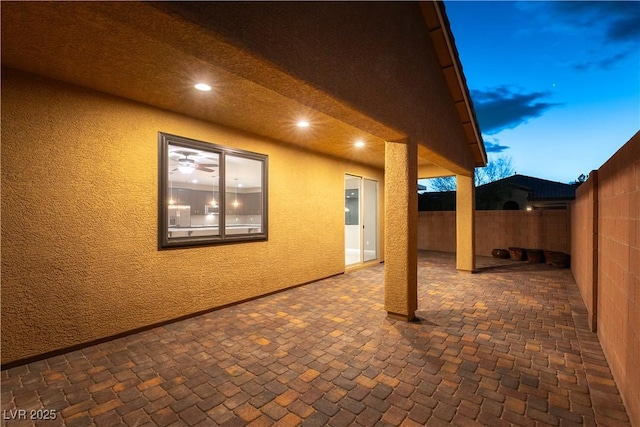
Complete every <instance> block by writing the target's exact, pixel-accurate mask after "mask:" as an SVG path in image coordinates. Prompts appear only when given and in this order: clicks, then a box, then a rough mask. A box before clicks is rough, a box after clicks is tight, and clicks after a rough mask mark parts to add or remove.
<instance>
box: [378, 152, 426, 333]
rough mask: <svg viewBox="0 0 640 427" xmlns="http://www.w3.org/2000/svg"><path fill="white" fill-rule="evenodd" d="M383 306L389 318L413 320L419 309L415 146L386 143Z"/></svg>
mask: <svg viewBox="0 0 640 427" xmlns="http://www.w3.org/2000/svg"><path fill="white" fill-rule="evenodd" d="M384 168H385V169H384V180H385V191H384V197H385V202H384V206H385V208H384V209H385V212H384V233H385V239H384V241H385V250H384V258H385V261H384V262H385V267H384V306H385V310H387V314H388V316H389V317H391V318H394V319H401V320H406V321H409V320H413V319H414V318H415V311H416V309H417V308H418V147H417V145H416V144H415V143H413V142H412V141H405V142H386V143H385V167H384Z"/></svg>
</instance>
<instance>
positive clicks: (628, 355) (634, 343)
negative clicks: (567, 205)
mask: <svg viewBox="0 0 640 427" xmlns="http://www.w3.org/2000/svg"><path fill="white" fill-rule="evenodd" d="M597 227H598V273H597V274H598V309H597V312H598V326H597V329H598V338H599V339H600V343H601V344H602V348H603V350H604V353H605V355H606V357H607V361H608V362H609V366H610V367H611V371H612V373H613V376H614V378H615V380H616V383H617V385H618V388H619V389H620V394H621V395H622V398H623V401H624V402H625V405H626V407H627V411H628V413H629V418H630V419H631V421H632V422H631V424H632V425H636V426H637V425H640V363H639V361H640V132H639V133H636V135H635V136H634V137H633V138H632V139H631V140H630V141H629V142H628V143H627V144H625V145H624V146H623V147H622V148H621V149H620V150H619V151H618V152H617V153H616V154H615V155H614V156H613V157H611V159H609V160H608V161H607V162H606V163H605V164H604V165H602V167H601V168H600V169H599V170H598V225H597Z"/></svg>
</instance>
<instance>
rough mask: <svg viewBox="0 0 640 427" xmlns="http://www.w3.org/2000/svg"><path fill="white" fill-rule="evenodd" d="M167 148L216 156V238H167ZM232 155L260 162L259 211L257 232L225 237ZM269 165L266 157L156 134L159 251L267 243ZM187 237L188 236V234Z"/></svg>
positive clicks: (184, 138) (170, 135)
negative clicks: (228, 163)
mask: <svg viewBox="0 0 640 427" xmlns="http://www.w3.org/2000/svg"><path fill="white" fill-rule="evenodd" d="M169 145H171V146H178V147H182V148H185V149H194V150H200V151H205V152H209V153H212V154H217V155H218V156H219V157H218V158H219V163H220V165H219V176H220V178H219V179H220V187H221V188H220V191H219V199H220V200H218V205H219V208H218V211H219V224H218V227H219V234H218V235H215V236H184V237H170V236H169V197H168V194H169V164H170V158H169ZM227 155H230V156H235V157H240V158H245V159H250V160H257V161H260V162H262V173H261V175H262V176H261V180H262V187H261V191H262V206H261V209H262V212H261V214H260V215H261V217H262V219H261V229H260V231H259V232H255V231H254V232H248V233H245V234H227V233H226V230H225V225H226V214H225V212H226V203H227V201H226V196H225V193H226V191H225V190H226V185H225V184H226V175H225V173H226V170H225V163H226V156H227ZM268 166H269V156H267V155H266V154H260V153H255V152H252V151H246V150H241V149H237V148H230V147H226V146H222V145H218V144H213V143H210V142H205V141H200V140H196V139H191V138H186V137H182V136H177V135H172V134H169V133H164V132H158V249H159V250H164V249H175V248H188V247H198V246H215V245H221V244H229V243H249V242H256V241H267V240H268V226H269V221H268V217H269V215H268V194H269V192H268ZM189 234H190V233H189Z"/></svg>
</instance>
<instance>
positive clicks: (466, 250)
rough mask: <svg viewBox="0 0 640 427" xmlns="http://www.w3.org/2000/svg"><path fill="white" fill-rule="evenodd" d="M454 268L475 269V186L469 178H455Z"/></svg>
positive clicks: (470, 177) (460, 176)
mask: <svg viewBox="0 0 640 427" xmlns="http://www.w3.org/2000/svg"><path fill="white" fill-rule="evenodd" d="M456 183H457V187H456V188H457V191H456V209H457V210H456V248H457V250H456V267H457V268H458V270H464V271H473V270H475V268H476V249H475V248H476V243H475V238H476V236H475V232H474V227H475V206H476V198H475V185H474V182H473V174H471V176H464V175H457V176H456Z"/></svg>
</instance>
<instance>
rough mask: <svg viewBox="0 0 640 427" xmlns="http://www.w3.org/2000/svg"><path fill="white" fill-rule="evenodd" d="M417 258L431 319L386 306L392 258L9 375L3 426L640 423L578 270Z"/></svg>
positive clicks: (423, 305) (442, 256) (422, 312)
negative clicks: (595, 324)
mask: <svg viewBox="0 0 640 427" xmlns="http://www.w3.org/2000/svg"><path fill="white" fill-rule="evenodd" d="M418 264H419V267H418V295H419V301H418V311H417V313H416V314H417V316H418V318H419V320H418V321H415V322H404V321H397V320H393V319H390V318H389V317H388V316H387V315H386V312H385V310H384V304H383V303H384V268H385V267H384V264H381V265H379V266H376V267H372V268H367V269H362V270H358V271H353V272H350V273H347V274H341V275H337V276H334V277H331V278H328V279H325V280H321V281H317V282H314V283H311V284H308V285H305V286H301V287H297V288H295V289H291V290H287V291H284V292H280V293H276V294H272V295H269V296H265V297H262V298H258V299H254V300H251V301H248V302H244V303H241V304H239V305H234V306H230V307H227V308H222V309H219V310H216V311H212V312H209V313H207V314H203V315H200V316H196V317H193V318H189V319H186V320H182V321H179V322H175V323H170V324H166V325H164V326H160V327H156V328H154V329H151V330H147V331H143V332H140V333H136V334H133V335H128V336H123V337H121V338H118V339H115V340H112V341H106V342H103V343H101V344H98V345H94V346H91V347H86V348H83V349H80V350H77V351H72V352H69V353H66V354H64V355H60V356H56V357H52V358H49V359H45V360H41V361H37V362H33V363H30V364H27V365H22V366H18V367H14V368H12V369H8V370H4V371H2V373H1V375H2V410H3V415H4V416H3V418H4V419H3V422H4V423H6V424H7V425H9V426H20V425H33V421H32V420H31V419H19V418H20V415H21V413H19V412H15V411H16V410H17V409H18V408H19V409H24V410H26V417H27V418H30V415H31V413H30V410H34V411H36V410H39V409H44V410H48V411H50V412H49V413H50V414H54V418H55V419H53V420H49V421H44V420H39V421H37V423H36V425H46V426H49V425H51V426H55V425H67V426H86V425H91V424H92V423H93V424H94V425H97V426H103V425H104V426H116V425H124V426H134V425H135V426H143V425H149V426H152V425H153V426H155V425H159V426H166V425H189V426H193V425H200V426H205V425H229V426H231V425H252V426H261V425H264V426H267V425H309V426H311V425H333V426H346V425H365V426H372V425H403V426H414V425H415V426H423V425H429V426H437V425H442V426H448V425H463V426H473V425H491V426H501V425H510V424H513V425H521V426H533V425H537V426H540V425H556V426H557V425H561V426H569V425H576V426H577V425H586V426H594V425H605V426H612V425H615V426H625V425H630V424H629V421H628V418H627V414H626V412H625V408H624V406H623V404H622V401H621V399H620V396H619V394H618V389H617V388H616V384H615V382H614V381H613V379H612V376H611V372H610V370H609V367H608V365H607V362H606V360H605V358H604V355H603V352H602V350H601V347H600V344H599V342H598V340H597V336H596V334H594V333H592V332H590V330H589V325H588V322H587V312H586V309H585V306H584V304H583V302H582V300H581V298H580V295H579V293H578V289H577V287H576V284H575V282H574V280H573V277H572V275H571V272H570V271H569V270H561V269H554V268H553V267H550V266H547V265H545V264H529V263H527V262H515V261H510V260H495V259H492V258H487V257H478V258H477V259H476V266H477V269H478V274H468V273H463V272H459V271H457V270H456V259H455V255H454V254H447V253H441V252H427V251H420V252H419V256H418ZM34 413H36V412H34ZM42 413H43V412H39V413H38V414H42ZM10 416H13V419H11V420H7V419H8V418H9V417H10Z"/></svg>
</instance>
